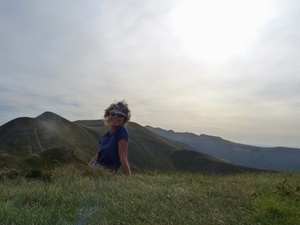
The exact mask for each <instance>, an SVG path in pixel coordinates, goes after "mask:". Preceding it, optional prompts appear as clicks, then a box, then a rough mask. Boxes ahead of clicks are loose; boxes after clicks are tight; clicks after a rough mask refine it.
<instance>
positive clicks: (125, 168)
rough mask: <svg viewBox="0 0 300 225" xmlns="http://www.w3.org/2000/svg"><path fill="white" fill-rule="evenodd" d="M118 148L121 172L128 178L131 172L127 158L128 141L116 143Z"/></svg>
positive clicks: (122, 140)
mask: <svg viewBox="0 0 300 225" xmlns="http://www.w3.org/2000/svg"><path fill="white" fill-rule="evenodd" d="M118 147H119V156H120V161H121V169H122V172H123V174H125V175H127V176H130V175H131V170H130V166H129V162H128V158H127V149H128V141H126V140H125V139H124V138H123V139H121V140H120V141H119V143H118Z"/></svg>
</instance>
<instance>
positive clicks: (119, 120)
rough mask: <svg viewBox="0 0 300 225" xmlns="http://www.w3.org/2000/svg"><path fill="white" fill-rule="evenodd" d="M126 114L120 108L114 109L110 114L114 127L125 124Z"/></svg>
mask: <svg viewBox="0 0 300 225" xmlns="http://www.w3.org/2000/svg"><path fill="white" fill-rule="evenodd" d="M124 120H125V116H124V114H123V113H122V112H121V111H120V110H118V109H115V110H112V111H111V112H110V115H109V123H110V126H112V127H118V126H122V125H123V124H124Z"/></svg>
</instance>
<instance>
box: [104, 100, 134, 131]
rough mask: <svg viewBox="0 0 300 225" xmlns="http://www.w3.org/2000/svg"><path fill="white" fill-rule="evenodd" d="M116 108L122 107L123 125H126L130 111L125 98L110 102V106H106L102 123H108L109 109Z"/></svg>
mask: <svg viewBox="0 0 300 225" xmlns="http://www.w3.org/2000/svg"><path fill="white" fill-rule="evenodd" d="M116 108H117V109H118V108H121V109H124V110H122V111H124V112H123V113H124V114H125V117H124V123H123V125H127V124H128V122H129V120H130V117H131V111H130V109H129V108H128V104H127V102H126V101H125V100H123V101H119V102H117V103H112V104H111V105H110V106H108V108H107V109H105V110H104V124H105V125H109V124H110V120H109V115H110V111H111V110H113V109H116Z"/></svg>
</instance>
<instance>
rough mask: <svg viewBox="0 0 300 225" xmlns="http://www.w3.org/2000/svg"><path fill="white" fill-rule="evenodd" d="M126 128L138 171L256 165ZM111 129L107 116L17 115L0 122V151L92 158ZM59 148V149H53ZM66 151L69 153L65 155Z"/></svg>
mask: <svg viewBox="0 0 300 225" xmlns="http://www.w3.org/2000/svg"><path fill="white" fill-rule="evenodd" d="M127 128H128V130H129V134H130V142H129V153H128V157H129V161H130V164H131V167H132V168H133V170H134V171H144V170H149V169H150V170H164V171H176V170H184V171H206V172H215V173H229V172H230V173H235V172H241V171H251V169H249V168H244V167H240V166H236V165H232V164H229V163H225V162H224V161H221V160H218V159H215V158H213V157H211V156H208V155H205V154H202V153H199V152H194V151H193V150H194V149H193V148H192V147H189V146H187V145H186V144H183V143H178V142H174V141H172V140H170V139H167V138H165V137H162V136H160V135H158V134H155V133H153V132H151V131H149V130H148V129H146V128H144V127H143V126H140V125H139V124H137V123H134V122H130V123H129V125H128V126H127ZM106 131H107V127H105V126H104V123H103V121H102V120H80V121H75V122H71V121H68V120H67V119H65V118H63V117H61V116H59V115H57V114H54V113H52V112H45V113H43V114H41V115H39V116H38V117H36V118H28V117H23V118H17V119H14V120H12V121H10V122H8V123H6V124H4V125H3V126H1V127H0V156H1V159H2V161H3V162H5V161H9V162H10V160H11V159H12V157H13V156H14V155H15V157H16V158H18V162H21V161H22V160H20V159H25V158H26V159H27V158H28V157H29V158H30V159H31V160H29V164H28V165H30V164H38V163H39V162H43V160H50V161H51V162H55V161H58V162H60V161H65V162H74V160H75V158H76V159H78V162H79V161H80V162H84V163H87V162H88V161H89V160H90V159H91V158H92V156H94V155H95V154H96V153H97V151H98V140H99V138H100V136H101V135H103V134H104V132H106ZM55 149H56V150H55ZM54 150H55V151H56V154H51V152H52V151H54ZM5 152H6V153H5ZM45 152H48V153H47V154H45ZM65 153H66V154H65ZM61 154H65V155H64V156H63V157H61ZM55 157H56V158H55ZM41 158H42V161H41ZM62 158H63V160H62ZM67 158H68V160H67ZM27 161H28V160H27ZM75 161H76V160H75ZM24 162H26V160H25V161H24V160H23V161H22V163H24ZM191 162H192V163H191ZM3 165H5V163H4V164H3Z"/></svg>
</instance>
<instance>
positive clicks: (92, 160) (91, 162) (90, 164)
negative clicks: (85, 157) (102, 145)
mask: <svg viewBox="0 0 300 225" xmlns="http://www.w3.org/2000/svg"><path fill="white" fill-rule="evenodd" d="M97 158H98V153H97V154H96V155H95V156H94V157H93V158H92V159H91V161H90V162H89V163H88V166H92V164H93V163H94V162H95V161H96V160H97Z"/></svg>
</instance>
